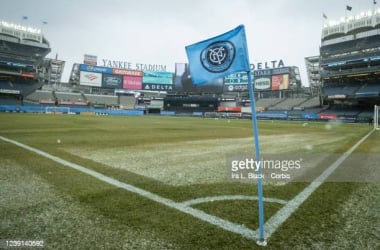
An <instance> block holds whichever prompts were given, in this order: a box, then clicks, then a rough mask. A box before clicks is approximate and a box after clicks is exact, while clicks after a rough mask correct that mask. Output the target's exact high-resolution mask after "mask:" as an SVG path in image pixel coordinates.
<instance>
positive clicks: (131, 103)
mask: <svg viewBox="0 0 380 250" xmlns="http://www.w3.org/2000/svg"><path fill="white" fill-rule="evenodd" d="M135 104H136V98H135V96H133V95H120V96H119V106H120V108H121V109H134V108H135Z"/></svg>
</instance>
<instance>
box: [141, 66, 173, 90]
mask: <svg viewBox="0 0 380 250" xmlns="http://www.w3.org/2000/svg"><path fill="white" fill-rule="evenodd" d="M173 76H174V75H173V73H169V72H156V71H144V72H143V77H142V89H143V90H147V91H172V90H173Z"/></svg>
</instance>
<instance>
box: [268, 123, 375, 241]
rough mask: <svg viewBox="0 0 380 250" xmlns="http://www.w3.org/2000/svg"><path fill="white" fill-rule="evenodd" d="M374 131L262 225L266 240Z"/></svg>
mask: <svg viewBox="0 0 380 250" xmlns="http://www.w3.org/2000/svg"><path fill="white" fill-rule="evenodd" d="M373 131H374V130H371V131H370V132H369V133H368V134H367V135H365V136H364V137H363V138H362V139H360V140H359V141H358V142H357V143H356V144H355V145H354V146H352V147H351V148H350V149H349V150H348V151H347V152H345V153H344V154H342V155H341V156H340V157H339V158H338V159H337V160H336V161H335V162H334V163H332V164H331V165H330V166H329V167H328V168H327V169H326V170H325V171H323V173H322V174H321V175H320V176H318V177H317V178H316V179H315V180H314V181H313V182H312V183H310V185H309V186H307V187H306V188H305V189H304V190H303V191H302V192H301V193H299V194H298V195H297V196H295V197H294V198H293V199H292V200H290V201H289V202H288V203H287V204H286V205H285V206H284V207H282V208H281V209H280V210H278V211H277V213H276V214H275V215H273V216H272V217H271V218H270V219H269V220H268V221H267V222H266V223H265V225H264V229H265V235H266V238H269V237H271V235H272V234H273V233H274V232H275V231H276V230H277V229H278V228H279V227H280V226H281V225H282V223H284V222H285V221H286V220H287V219H288V218H289V217H290V216H291V215H292V214H293V213H294V212H295V211H296V210H297V209H298V207H299V206H300V205H301V204H302V203H303V202H304V201H305V200H306V199H307V198H309V196H310V195H311V194H312V193H313V192H314V191H315V190H316V189H317V188H318V187H319V186H320V185H321V184H322V183H323V182H324V181H325V180H326V179H327V178H328V177H329V176H330V175H331V174H332V173H333V172H334V171H335V170H336V169H337V168H338V167H339V166H340V164H342V162H343V161H345V160H346V159H347V158H348V157H349V156H350V155H351V154H352V152H354V150H355V149H357V148H358V147H359V146H360V144H362V143H363V142H364V141H365V140H366V139H367V138H368V137H369V136H370V135H371V134H372V133H373Z"/></svg>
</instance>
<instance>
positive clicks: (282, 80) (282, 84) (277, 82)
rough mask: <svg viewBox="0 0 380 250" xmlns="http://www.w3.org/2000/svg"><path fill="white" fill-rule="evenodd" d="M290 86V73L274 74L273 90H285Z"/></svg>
mask: <svg viewBox="0 0 380 250" xmlns="http://www.w3.org/2000/svg"><path fill="white" fill-rule="evenodd" d="M288 88H289V75H288V74H284V75H273V76H272V90H283V89H288Z"/></svg>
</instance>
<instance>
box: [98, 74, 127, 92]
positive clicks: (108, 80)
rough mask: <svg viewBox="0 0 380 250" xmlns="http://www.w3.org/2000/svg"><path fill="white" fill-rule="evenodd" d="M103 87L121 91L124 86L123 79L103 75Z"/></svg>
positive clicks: (116, 76) (117, 76)
mask: <svg viewBox="0 0 380 250" xmlns="http://www.w3.org/2000/svg"><path fill="white" fill-rule="evenodd" d="M102 77H103V79H102V87H103V88H114V89H121V88H122V85H123V79H122V77H121V76H120V75H111V74H103V75H102Z"/></svg>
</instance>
